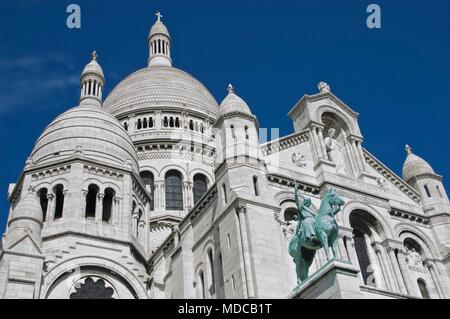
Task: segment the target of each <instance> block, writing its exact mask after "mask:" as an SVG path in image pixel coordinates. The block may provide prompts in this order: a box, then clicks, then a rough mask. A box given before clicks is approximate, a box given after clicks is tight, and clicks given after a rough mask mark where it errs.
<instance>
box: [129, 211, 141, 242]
mask: <svg viewBox="0 0 450 319" xmlns="http://www.w3.org/2000/svg"><path fill="white" fill-rule="evenodd" d="M138 220H139V214H138V212H137V211H134V212H133V213H132V215H131V232H132V235H133V236H134V237H135V238H136V239H137V237H138Z"/></svg>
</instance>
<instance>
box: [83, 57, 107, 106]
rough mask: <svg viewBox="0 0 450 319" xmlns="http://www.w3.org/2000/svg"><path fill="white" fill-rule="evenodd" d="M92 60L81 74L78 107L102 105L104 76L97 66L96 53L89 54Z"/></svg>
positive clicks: (98, 65) (100, 68)
mask: <svg viewBox="0 0 450 319" xmlns="http://www.w3.org/2000/svg"><path fill="white" fill-rule="evenodd" d="M91 56H92V60H91V62H89V63H88V64H87V65H86V66H85V67H84V70H83V72H82V73H81V94H80V105H88V104H89V105H96V106H101V105H102V92H103V86H104V85H105V75H104V74H103V70H102V67H101V66H100V64H98V62H97V59H98V55H97V52H96V51H94V52H92V54H91Z"/></svg>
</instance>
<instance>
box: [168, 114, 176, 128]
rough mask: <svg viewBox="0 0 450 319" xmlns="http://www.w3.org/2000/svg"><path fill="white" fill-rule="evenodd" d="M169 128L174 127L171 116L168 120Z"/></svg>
mask: <svg viewBox="0 0 450 319" xmlns="http://www.w3.org/2000/svg"><path fill="white" fill-rule="evenodd" d="M169 126H170V127H174V126H175V124H174V121H173V116H171V117H170V119H169Z"/></svg>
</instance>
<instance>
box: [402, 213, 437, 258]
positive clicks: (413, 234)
mask: <svg viewBox="0 0 450 319" xmlns="http://www.w3.org/2000/svg"><path fill="white" fill-rule="evenodd" d="M395 230H396V231H397V233H398V237H399V239H400V240H401V241H402V243H403V242H404V241H405V239H408V238H410V239H412V240H414V241H415V242H417V243H418V244H419V245H420V246H421V248H422V249H423V252H424V254H425V256H426V257H427V258H430V259H434V258H438V257H439V256H440V254H439V252H438V249H437V248H436V247H435V246H434V244H433V242H432V240H430V238H429V237H428V236H427V235H426V234H425V233H424V232H423V231H422V230H420V229H418V228H416V227H414V226H412V225H408V224H406V223H404V222H402V223H400V224H398V225H396V226H395Z"/></svg>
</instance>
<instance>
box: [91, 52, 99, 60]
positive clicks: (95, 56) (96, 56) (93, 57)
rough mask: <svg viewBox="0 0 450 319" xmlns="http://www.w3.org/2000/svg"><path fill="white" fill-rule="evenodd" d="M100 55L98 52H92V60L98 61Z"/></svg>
mask: <svg viewBox="0 0 450 319" xmlns="http://www.w3.org/2000/svg"><path fill="white" fill-rule="evenodd" d="M97 58H98V55H97V51H94V52H92V60H94V61H97Z"/></svg>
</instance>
